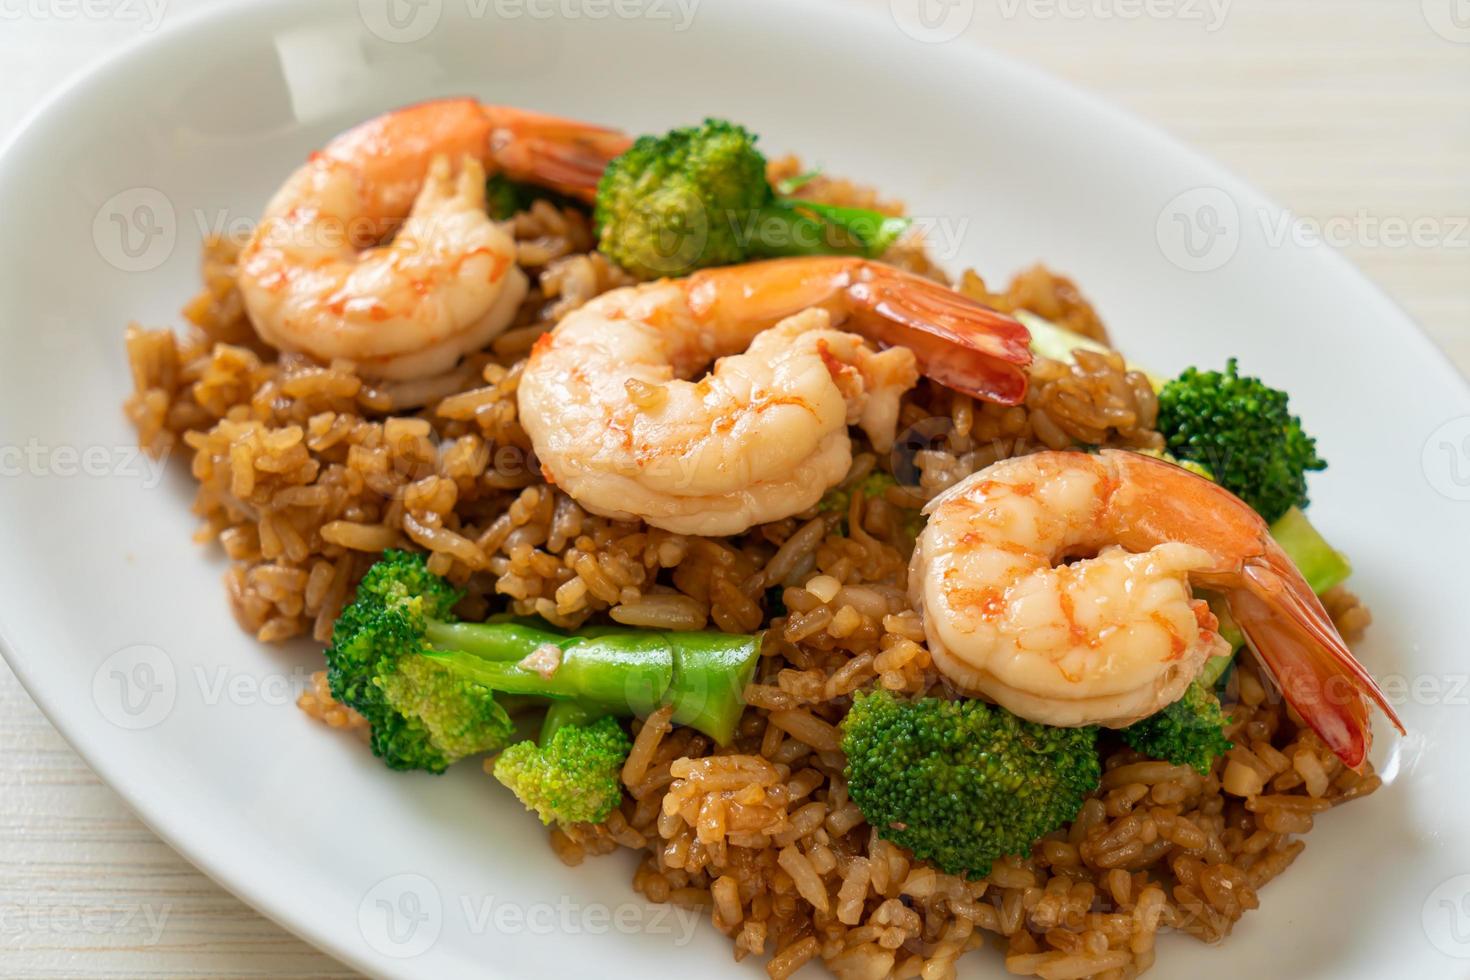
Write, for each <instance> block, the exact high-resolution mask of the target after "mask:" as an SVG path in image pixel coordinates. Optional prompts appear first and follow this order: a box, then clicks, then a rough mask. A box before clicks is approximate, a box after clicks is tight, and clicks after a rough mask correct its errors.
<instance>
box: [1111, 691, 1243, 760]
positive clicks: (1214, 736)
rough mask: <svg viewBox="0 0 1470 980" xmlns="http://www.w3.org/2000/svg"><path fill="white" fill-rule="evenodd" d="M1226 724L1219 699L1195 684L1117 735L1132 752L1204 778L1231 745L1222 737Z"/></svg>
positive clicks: (1228, 740)
mask: <svg viewBox="0 0 1470 980" xmlns="http://www.w3.org/2000/svg"><path fill="white" fill-rule="evenodd" d="M1227 720H1228V719H1227V718H1226V717H1225V713H1224V712H1223V711H1221V710H1220V699H1219V698H1217V697H1215V694H1214V692H1213V691H1211V690H1210V689H1209V688H1208V687H1206V686H1205V685H1204V684H1201V683H1200V682H1199V681H1195V682H1194V683H1193V684H1190V685H1189V687H1187V688H1185V690H1184V696H1183V697H1181V698H1180V699H1179V700H1178V701H1175V702H1174V703H1173V704H1171V705H1169V706H1168V707H1167V708H1165V709H1163V710H1162V711H1158V712H1155V713H1154V714H1152V715H1149V716H1148V717H1147V718H1145V719H1143V720H1142V721H1140V722H1136V723H1135V724H1132V725H1129V726H1128V727H1127V728H1124V729H1122V730H1121V731H1120V732H1119V733H1118V734H1119V735H1121V736H1122V738H1123V741H1124V742H1127V743H1128V745H1129V746H1131V747H1132V748H1133V749H1134V750H1135V751H1138V752H1142V753H1143V754H1144V755H1146V756H1149V757H1151V758H1154V759H1163V760H1164V761H1165V762H1171V763H1173V764H1174V765H1176V766H1190V767H1192V768H1193V769H1195V770H1196V771H1197V772H1199V774H1200V775H1204V774H1206V773H1208V772H1209V771H1210V765H1211V764H1212V763H1213V762H1214V761H1215V758H1216V757H1217V756H1220V755H1223V754H1225V753H1226V752H1228V751H1229V750H1230V747H1231V745H1232V744H1233V743H1232V742H1231V741H1230V739H1228V738H1226V737H1225V723H1226V721H1227Z"/></svg>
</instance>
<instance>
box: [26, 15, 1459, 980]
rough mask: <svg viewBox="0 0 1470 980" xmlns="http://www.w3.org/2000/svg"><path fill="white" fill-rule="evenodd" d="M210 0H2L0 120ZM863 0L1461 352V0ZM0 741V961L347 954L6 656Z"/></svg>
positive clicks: (296, 963) (97, 962)
mask: <svg viewBox="0 0 1470 980" xmlns="http://www.w3.org/2000/svg"><path fill="white" fill-rule="evenodd" d="M208 2H211V0H99V2H98V3H96V4H95V5H94V4H90V3H89V4H76V3H69V2H63V0H27V2H16V3H5V2H3V0H0V16H3V19H4V24H3V27H0V65H3V66H4V77H5V84H4V85H3V86H0V137H4V136H8V135H9V133H10V131H11V130H12V129H13V128H14V126H15V124H16V123H17V122H18V121H19V120H20V118H21V117H22V116H23V115H24V114H25V113H26V112H27V111H28V110H29V109H30V108H31V107H32V106H33V105H34V104H35V103H36V102H37V101H38V100H39V99H41V98H42V97H43V96H44V95H45V94H46V93H47V92H48V91H50V90H51V89H52V88H54V87H55V86H56V85H57V84H59V83H60V82H61V81H62V80H63V79H64V78H65V77H66V76H67V75H69V74H71V73H72V72H73V71H75V70H78V69H80V68H82V67H84V66H86V65H87V64H89V63H91V62H92V61H94V60H96V59H97V58H99V57H101V56H102V55H103V54H104V53H106V52H107V51H108V50H109V49H111V48H112V47H114V46H116V45H117V44H120V43H124V42H126V41H129V40H131V39H133V38H135V37H137V36H138V35H139V34H140V33H144V32H147V31H150V30H155V29H160V27H161V29H164V30H167V29H168V25H169V22H170V21H171V20H175V19H177V18H179V17H181V16H186V15H187V14H189V13H190V12H192V11H193V10H194V9H195V8H198V7H202V6H204V5H205V4H206V3H208ZM564 2H569V3H575V2H577V0H564ZM708 2H715V0H708ZM856 2H860V3H864V4H868V5H872V6H876V7H878V8H881V9H886V10H888V11H889V12H890V13H891V15H892V16H894V17H895V18H898V19H906V22H907V23H909V25H910V26H911V27H912V26H913V25H915V24H918V25H919V27H918V28H915V29H920V30H929V31H937V32H940V33H941V34H942V33H946V32H947V33H955V34H957V36H956V37H955V38H954V39H953V40H947V41H943V42H939V43H952V44H971V43H973V44H985V45H987V46H989V47H991V48H994V49H998V50H1001V51H1004V52H1006V53H1008V54H1010V55H1012V56H1014V57H1017V58H1020V59H1023V60H1026V61H1029V62H1031V63H1033V64H1036V65H1038V66H1040V67H1042V68H1045V69H1046V70H1048V71H1050V72H1052V73H1054V74H1056V75H1059V76H1061V77H1063V78H1066V79H1069V80H1071V81H1073V82H1075V83H1077V84H1078V85H1080V86H1082V87H1084V88H1086V89H1090V90H1091V91H1093V92H1096V93H1099V94H1101V95H1103V96H1105V97H1107V98H1108V99H1111V100H1113V101H1114V102H1117V103H1120V104H1122V105H1124V106H1126V107H1128V108H1129V109H1132V110H1133V111H1134V112H1136V113H1138V114H1139V115H1141V116H1143V117H1145V118H1147V119H1150V120H1152V121H1153V122H1155V123H1157V124H1158V125H1160V126H1162V127H1163V128H1165V129H1167V130H1169V131H1171V132H1172V133H1174V134H1175V135H1177V136H1179V137H1181V138H1182V139H1184V140H1185V141H1187V142H1189V143H1191V144H1193V145H1195V146H1197V147H1199V148H1200V149H1202V150H1204V151H1205V152H1206V153H1208V154H1210V155H1211V156H1213V157H1215V158H1216V159H1218V160H1220V161H1221V162H1223V163H1224V164H1225V165H1226V166H1228V167H1229V168H1231V169H1232V170H1234V171H1235V172H1237V173H1239V174H1241V175H1242V176H1244V177H1245V178H1246V179H1248V180H1250V181H1251V182H1253V183H1255V184H1256V185H1257V186H1259V187H1261V188H1263V189H1264V190H1265V191H1266V192H1267V193H1268V194H1269V195H1270V196H1271V197H1272V198H1274V199H1275V200H1276V201H1278V202H1280V203H1281V204H1283V205H1285V206H1286V207H1288V208H1290V209H1291V210H1292V211H1293V212H1294V213H1295V215H1296V216H1297V217H1298V218H1299V219H1300V221H1301V223H1302V226H1303V227H1305V228H1307V229H1308V230H1309V231H1310V230H1311V229H1319V230H1320V231H1321V233H1322V234H1323V236H1324V237H1328V238H1329V240H1330V241H1332V242H1333V243H1334V244H1335V245H1340V247H1341V248H1342V250H1343V251H1344V252H1345V253H1346V254H1347V255H1348V256H1349V257H1350V258H1351V259H1352V261H1353V262H1355V263H1356V264H1357V265H1358V267H1359V268H1361V269H1362V270H1363V271H1364V272H1365V273H1367V275H1368V276H1369V277H1370V278H1371V279H1373V280H1374V281H1375V282H1377V283H1378V284H1379V285H1380V286H1382V287H1383V288H1384V289H1386V290H1387V291H1388V292H1389V293H1390V294H1391V295H1392V296H1394V297H1395V298H1396V299H1397V300H1398V301H1399V302H1400V303H1401V304H1402V305H1403V306H1404V307H1405V308H1406V309H1407V310H1408V311H1409V313H1410V314H1411V315H1412V316H1413V317H1414V318H1415V319H1416V320H1418V322H1419V323H1421V324H1422V325H1423V326H1424V328H1425V329H1426V330H1427V331H1428V332H1429V333H1430V334H1431V335H1432V336H1433V337H1434V338H1435V339H1436V340H1437V341H1438V342H1439V344H1440V345H1441V346H1442V347H1443V348H1444V349H1445V350H1446V351H1447V352H1448V353H1449V354H1450V356H1451V357H1452V358H1453V359H1454V361H1455V363H1456V364H1457V365H1458V366H1459V367H1460V369H1461V370H1462V371H1466V372H1467V373H1470V180H1467V179H1466V175H1467V173H1470V24H1466V26H1463V27H1462V26H1459V25H1460V24H1462V23H1465V20H1464V17H1463V14H1461V19H1460V20H1459V21H1457V20H1455V19H1454V16H1453V15H1454V14H1455V12H1456V10H1457V9H1460V10H1463V6H1464V5H1463V2H1462V0H1423V2H1422V3H1421V0H1150V2H1149V3H1147V4H1145V3H1142V2H1139V0H856ZM920 3H924V4H928V5H931V6H930V7H929V8H928V13H929V15H930V16H929V17H928V19H927V21H918V20H915V19H914V13H915V12H916V10H917V8H918V4H920ZM1457 5H1458V7H1457ZM83 8H85V9H86V10H89V11H92V12H94V13H97V12H100V13H101V14H102V16H96V17H93V16H88V15H85V14H83V13H82V12H81V11H82V10H83ZM694 9H695V11H696V12H695V16H697V5H696V7H695V8H694ZM1144 11H1153V12H1154V13H1153V14H1152V15H1144V13H1143V12H1144ZM154 12H159V15H158V16H155V13H154ZM926 23H927V24H928V25H931V26H928V27H925V26H923V25H924V24H926ZM1083 285H1084V287H1085V285H1086V284H1085V283H1084V284H1083ZM1103 312H1104V314H1106V310H1104V311H1103ZM0 739H3V744H4V746H5V749H6V751H5V752H4V753H3V754H0V828H3V830H0V975H4V976H27V977H43V976H45V977H116V976H135V975H144V974H146V975H149V976H179V977H223V976H241V975H249V974H256V975H258V974H272V975H281V976H331V975H349V974H350V971H348V970H346V969H345V968H344V967H341V966H340V965H338V964H337V963H335V962H334V961H333V960H331V959H330V958H328V957H326V956H324V955H322V954H321V953H318V952H316V951H315V950H313V949H312V948H311V947H309V946H307V945H306V944H305V943H303V942H301V941H300V940H298V939H296V938H294V937H293V936H291V935H290V934H289V933H287V932H286V931H285V930H283V929H281V928H280V927H278V926H276V925H274V924H273V923H271V922H268V921H267V920H265V919H263V918H262V917H261V916H259V915H257V914H256V913H255V912H253V911H251V910H250V909H249V908H248V907H246V906H245V905H243V904H241V903H240V902H239V901H237V900H236V899H234V898H233V897H231V896H230V895H229V894H228V893H226V892H225V891H223V890H222V889H220V888H219V887H218V886H217V885H215V884H214V883H212V882H211V881H210V880H209V879H207V878H205V877H204V876H203V875H202V874H200V873H199V872H197V871H195V870H194V869H193V868H192V867H191V866H190V865H189V864H188V863H187V862H185V861H184V860H183V859H182V858H180V857H179V856H178V855H176V854H175V853H174V852H173V851H172V850H171V849H170V848H169V847H168V846H167V845H165V844H163V843H162V842H161V841H159V839H158V838H157V837H155V836H154V835H153V834H152V833H151V832H150V831H149V830H148V829H147V828H146V827H144V826H143V825H142V824H141V823H140V822H139V821H138V820H137V818H135V817H134V816H133V815H132V814H131V813H130V812H129V810H128V809H127V807H126V806H124V804H123V803H122V801H121V800H120V799H119V798H118V797H117V796H116V795H115V794H114V793H112V791H111V790H109V789H108V788H107V787H105V786H103V785H102V784H101V783H100V782H99V781H98V779H97V777H96V776H94V775H93V774H92V772H91V771H90V770H89V769H88V768H87V766H86V765H85V764H84V763H83V762H82V761H81V760H80V759H79V758H78V757H77V756H76V754H75V753H74V752H73V751H72V750H71V749H70V748H69V747H68V746H67V744H66V743H65V742H64V741H63V740H62V739H61V737H60V736H59V735H57V733H56V732H55V731H54V730H53V729H52V728H51V726H50V725H49V724H48V723H47V722H46V720H45V719H44V718H43V717H42V716H41V713H40V712H39V711H38V710H37V709H36V707H35V705H34V704H33V703H32V702H31V700H30V698H29V697H28V696H27V695H26V694H25V692H24V691H23V690H21V688H20V686H19V684H18V683H17V682H16V680H15V678H14V676H13V675H12V674H11V673H10V671H9V669H8V668H7V667H5V666H4V664H3V663H0Z"/></svg>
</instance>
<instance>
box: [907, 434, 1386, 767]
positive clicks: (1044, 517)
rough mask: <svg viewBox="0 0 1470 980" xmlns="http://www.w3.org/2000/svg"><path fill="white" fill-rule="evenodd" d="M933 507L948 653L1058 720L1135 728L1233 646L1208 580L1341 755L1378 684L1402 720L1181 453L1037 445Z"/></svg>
mask: <svg viewBox="0 0 1470 980" xmlns="http://www.w3.org/2000/svg"><path fill="white" fill-rule="evenodd" d="M926 512H927V513H928V514H929V515H930V517H929V523H928V525H927V526H926V527H925V529H924V531H923V533H922V534H921V535H920V538H919V543H918V547H917V549H916V550H915V552H914V558H913V563H912V565H911V567H910V578H909V587H910V591H911V593H912V595H913V599H914V602H915V605H916V606H918V607H919V608H920V609H921V610H922V613H923V617H924V629H925V632H926V634H927V636H928V640H929V651H930V654H931V656H933V658H934V663H935V665H936V666H937V667H938V668H939V670H940V671H941V672H942V673H943V674H944V675H945V676H946V677H947V678H948V679H949V680H950V681H951V682H953V683H954V685H955V686H956V687H958V688H960V689H962V690H964V691H965V692H967V693H970V694H975V695H979V696H984V697H987V698H990V699H992V700H994V701H995V702H997V703H998V704H1000V705H1002V706H1003V707H1005V708H1007V709H1009V710H1010V711H1013V712H1015V713H1016V714H1018V715H1020V716H1022V717H1024V718H1029V719H1031V720H1033V721H1039V722H1043V723H1046V724H1051V725H1062V726H1075V725H1089V724H1097V725H1105V726H1108V727H1112V728H1120V727H1123V726H1125V725H1129V724H1131V723H1133V722H1135V721H1137V720H1139V719H1140V718H1143V717H1145V716H1147V715H1150V714H1152V713H1153V712H1155V711H1157V710H1159V709H1160V708H1162V707H1164V706H1166V705H1168V704H1170V703H1171V702H1173V701H1175V700H1177V699H1178V698H1179V697H1180V695H1182V694H1183V692H1184V689H1185V688H1186V687H1187V686H1188V685H1189V683H1190V682H1191V681H1193V680H1194V678H1195V677H1196V676H1197V675H1198V674H1199V671H1200V668H1201V667H1202V666H1203V664H1204V662H1205V660H1207V659H1208V658H1209V657H1212V656H1216V655H1223V654H1226V653H1228V652H1229V646H1228V644H1226V643H1225V641H1224V640H1223V639H1221V637H1220V635H1219V633H1218V632H1217V627H1218V623H1217V621H1216V620H1215V617H1214V616H1213V615H1211V614H1210V611H1209V608H1208V606H1207V605H1206V604H1205V602H1204V601H1203V600H1201V599H1199V598H1197V597H1195V596H1194V594H1193V591H1192V586H1198V587H1200V588H1202V589H1207V590H1212V591H1216V592H1219V593H1221V594H1222V595H1223V597H1224V599H1225V601H1226V603H1227V604H1228V606H1229V609H1230V613H1231V616H1232V617H1233V618H1234V619H1235V620H1236V622H1238V623H1239V624H1240V626H1241V628H1242V629H1243V630H1244V632H1245V634H1246V636H1247V638H1248V640H1249V643H1250V645H1251V647H1252V648H1253V649H1254V650H1255V651H1256V653H1257V654H1258V655H1259V656H1260V658H1261V660H1262V661H1264V663H1265V664H1266V666H1267V668H1268V669H1269V670H1270V671H1271V673H1272V674H1273V675H1274V677H1275V678H1276V680H1277V683H1278V685H1279V686H1280V687H1281V690H1282V694H1283V695H1284V696H1285V698H1286V700H1287V702H1288V703H1290V704H1291V706H1292V707H1294V708H1295V709H1296V710H1297V712H1298V713H1299V714H1300V715H1301V716H1302V718H1303V719H1304V720H1305V721H1306V722H1307V724H1309V725H1310V726H1311V727H1312V728H1313V730H1315V731H1316V732H1317V734H1318V735H1320V736H1321V738H1322V740H1323V742H1324V743H1326V745H1327V746H1328V747H1329V748H1331V749H1332V751H1333V752H1335V753H1336V754H1337V755H1338V757H1339V758H1341V759H1342V761H1343V762H1344V763H1345V764H1347V765H1349V766H1351V767H1353V768H1358V767H1360V766H1361V765H1362V764H1363V762H1364V760H1365V759H1366V758H1367V752H1368V747H1369V739H1370V733H1369V724H1368V706H1367V704H1366V702H1365V700H1364V699H1365V697H1369V698H1372V699H1373V701H1375V702H1376V703H1377V704H1378V706H1379V707H1381V708H1382V709H1383V711H1384V713H1385V714H1387V715H1388V717H1389V718H1390V719H1391V720H1392V721H1393V723H1394V724H1395V725H1399V721H1398V718H1397V716H1396V715H1395V714H1394V711H1393V708H1392V707H1391V706H1390V705H1389V703H1388V701H1387V699H1386V698H1385V697H1384V695H1383V692H1382V691H1380V690H1379V688H1378V686H1377V684H1375V683H1374V681H1373V679H1372V677H1370V676H1369V674H1368V672H1367V671H1366V670H1365V669H1364V668H1363V666H1362V665H1361V664H1359V663H1358V661H1357V660H1356V659H1354V657H1353V655H1352V653H1351V652H1350V651H1349V650H1348V648H1347V646H1346V645H1345V644H1344V643H1343V641H1342V638H1341V637H1340V636H1339V635H1338V634H1337V630H1336V629H1335V628H1334V627H1333V625H1332V621H1331V619H1330V618H1329V617H1328V615H1327V612H1326V610H1325V609H1323V607H1322V603H1321V602H1320V601H1319V600H1318V599H1317V597H1316V596H1315V595H1314V594H1313V593H1312V590H1311V588H1310V587H1309V586H1308V585H1307V583H1306V581H1305V580H1304V579H1303V578H1302V576H1301V573H1300V572H1298V571H1297V569H1296V567H1295V566H1294V565H1293V564H1292V563H1291V560H1290V559H1289V558H1287V557H1286V555H1285V553H1284V552H1282V550H1281V548H1280V547H1279V546H1278V545H1277V544H1276V542H1275V541H1274V540H1272V538H1271V536H1270V533H1269V532H1268V530H1267V528H1266V524H1265V522H1264V521H1262V520H1261V518H1260V517H1259V516H1258V515H1257V514H1256V513H1255V512H1254V511H1253V510H1251V509H1250V508H1249V507H1248V506H1246V505H1245V504H1244V503H1242V502H1241V501H1240V500H1239V499H1238V498H1236V497H1235V496H1234V495H1233V494H1231V493H1229V492H1228V491H1226V490H1224V489H1222V488H1221V487H1219V486H1217V485H1216V484H1214V483H1211V482H1210V481H1209V480H1206V479H1204V478H1202V477H1199V476H1196V475H1194V474H1192V473H1190V472H1188V471H1187V470H1185V469H1183V468H1181V467H1178V466H1175V465H1173V464H1171V463H1167V462H1163V461H1160V460H1156V459H1152V458H1150V457H1147V456H1141V455H1138V454H1136V453H1128V452H1120V451H1112V450H1104V451H1103V452H1102V453H1100V454H1098V455H1096V456H1092V455H1087V454H1084V453H1078V452H1043V453H1036V454H1035V455H1031V456H1022V457H1016V458H1013V459H1007V460H1004V461H1002V462H999V463H996V464H994V465H992V466H989V467H987V468H986V469H984V470H981V471H980V472H978V473H975V474H974V475H972V476H970V477H969V478H967V479H966V480H964V481H963V482H961V483H959V484H958V485H956V486H954V487H952V488H950V489H949V490H947V491H946V492H945V493H943V494H941V495H940V496H939V497H936V498H935V499H934V500H932V501H931V502H930V503H929V506H928V508H927V509H926ZM1073 559H1075V560H1073ZM1399 727H1400V729H1401V730H1402V726H1401V725H1399Z"/></svg>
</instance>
